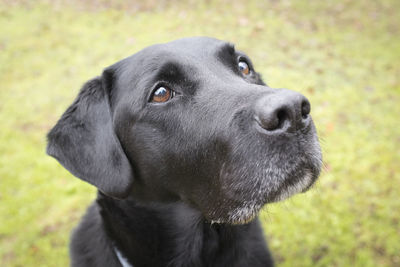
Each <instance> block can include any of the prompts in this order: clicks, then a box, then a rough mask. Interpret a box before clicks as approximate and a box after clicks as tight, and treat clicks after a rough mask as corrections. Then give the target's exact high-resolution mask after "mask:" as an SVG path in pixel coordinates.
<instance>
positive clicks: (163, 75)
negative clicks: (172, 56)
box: [155, 62, 185, 82]
mask: <svg viewBox="0 0 400 267" xmlns="http://www.w3.org/2000/svg"><path fill="white" fill-rule="evenodd" d="M184 77H185V74H184V71H183V68H182V66H181V65H180V64H177V63H176V62H166V63H164V64H163V65H161V67H160V68H158V70H157V72H156V75H155V80H158V81H175V82H176V81H179V80H181V79H183V78H184Z"/></svg>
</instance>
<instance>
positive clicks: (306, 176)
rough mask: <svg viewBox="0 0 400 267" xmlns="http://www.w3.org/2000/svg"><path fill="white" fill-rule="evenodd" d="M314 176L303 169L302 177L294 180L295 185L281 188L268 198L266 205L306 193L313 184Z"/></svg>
mask: <svg viewBox="0 0 400 267" xmlns="http://www.w3.org/2000/svg"><path fill="white" fill-rule="evenodd" d="M316 176H317V175H314V174H313V173H312V172H311V171H310V170H308V169H305V170H304V173H303V175H302V176H301V177H299V178H298V179H296V182H295V183H291V184H288V185H286V186H284V187H282V188H281V189H280V190H279V191H278V192H276V193H275V194H273V197H271V198H269V200H268V203H271V202H279V201H283V200H285V199H287V198H289V197H291V196H293V195H295V194H298V193H304V192H306V191H307V190H308V189H309V188H310V187H311V186H312V185H313V184H314V182H315V180H316V178H317V177H316Z"/></svg>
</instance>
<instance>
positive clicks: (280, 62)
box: [0, 0, 400, 267]
mask: <svg viewBox="0 0 400 267" xmlns="http://www.w3.org/2000/svg"><path fill="white" fill-rule="evenodd" d="M399 14H400V1H398V0H387V1H362V0H356V1H354V0H353V1H350V0H344V1H309V2H308V1H288V0H286V1H277V0H275V1H272V0H271V1H257V0H247V1H212V0H211V1H206V2H198V1H193V0H192V1H185V2H182V1H177V0H173V1H165V0H164V1H155V0H151V1H148V2H145V3H144V4H143V3H141V2H140V1H132V0H130V1H122V0H119V1H118V0H114V1H111V2H107V1H102V0H86V1H78V0H71V1H67V0H58V1H50V0H48V1H45V0H42V1H35V2H33V1H32V2H29V1H23V0H17V1H6V0H0V81H1V82H0V83H1V89H0V127H1V128H0V129H1V130H0V188H1V190H0V218H1V219H0V262H1V266H66V265H67V264H68V250H67V247H68V238H69V233H70V230H71V229H72V228H73V227H74V225H76V224H77V222H78V220H79V218H80V216H81V215H82V214H83V212H84V211H85V208H86V206H87V205H88V204H89V202H90V201H91V200H92V199H93V198H94V197H95V189H94V188H93V187H91V186H90V185H88V184H86V183H84V182H82V181H80V180H78V179H75V178H73V176H72V175H71V174H69V173H68V172H67V171H66V170H64V169H63V168H62V167H61V166H60V165H59V164H58V163H57V162H56V161H55V160H54V159H52V158H50V157H48V156H46V154H45V144H46V140H45V135H46V132H47V131H48V130H49V129H50V127H51V126H52V125H54V123H55V122H56V120H57V119H58V118H59V116H60V115H61V114H62V112H63V111H64V110H65V109H66V107H67V106H68V104H69V103H71V101H72V100H73V98H74V97H75V95H76V94H77V92H78V90H79V88H80V86H81V85H82V84H83V83H84V82H85V81H86V80H88V79H89V78H91V77H94V76H96V75H99V74H100V73H101V72H102V69H103V68H104V67H106V66H108V65H110V64H112V63H114V62H116V61H118V60H119V59H122V58H124V57H126V56H128V55H130V54H133V53H135V52H136V51H138V50H140V49H141V48H143V47H145V46H147V45H150V44H154V43H159V42H166V41H169V40H173V39H177V38H180V37H184V36H194V35H206V36H213V37H216V38H219V39H224V40H228V41H231V42H233V43H235V44H236V47H237V48H238V49H240V50H243V51H245V52H246V53H247V54H249V55H250V57H251V58H252V59H253V62H254V64H255V66H256V69H257V70H258V71H260V72H261V73H262V75H263V77H264V79H265V80H266V81H267V83H268V84H269V85H270V86H271V87H279V88H289V89H292V90H296V91H299V92H302V93H303V94H304V95H306V96H307V97H308V98H309V99H310V101H311V103H312V112H311V114H312V116H313V118H314V121H315V124H316V126H317V128H318V133H319V135H320V138H321V143H322V148H323V153H324V166H325V167H324V171H323V174H322V176H321V178H320V180H319V182H318V183H317V184H316V186H315V187H314V188H313V189H312V190H310V191H309V192H307V193H305V194H300V195H297V196H295V197H293V198H291V199H290V200H287V201H285V202H283V203H280V204H272V205H268V206H267V207H265V208H264V210H263V212H262V214H261V216H260V218H261V221H262V223H263V225H264V228H265V235H266V238H267V240H268V242H269V244H270V248H271V250H272V253H273V255H274V257H275V260H276V262H277V263H278V266H363V267H364V266H400V213H399V211H400V198H399V195H400V193H399V191H400V190H399V188H400V123H399V118H400V65H399V62H400V19H399Z"/></svg>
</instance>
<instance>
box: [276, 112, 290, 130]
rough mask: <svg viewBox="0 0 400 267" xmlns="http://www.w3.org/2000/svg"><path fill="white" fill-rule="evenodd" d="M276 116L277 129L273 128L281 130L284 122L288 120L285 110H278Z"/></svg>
mask: <svg viewBox="0 0 400 267" xmlns="http://www.w3.org/2000/svg"><path fill="white" fill-rule="evenodd" d="M276 116H277V118H278V123H277V127H275V129H281V128H283V124H284V123H285V121H286V120H288V119H289V116H288V114H287V112H286V110H285V109H279V110H278V113H277V114H276Z"/></svg>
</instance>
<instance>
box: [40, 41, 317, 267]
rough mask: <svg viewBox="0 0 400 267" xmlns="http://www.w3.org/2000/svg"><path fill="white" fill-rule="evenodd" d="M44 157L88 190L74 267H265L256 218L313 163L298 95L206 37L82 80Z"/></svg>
mask: <svg viewBox="0 0 400 267" xmlns="http://www.w3.org/2000/svg"><path fill="white" fill-rule="evenodd" d="M47 152H48V154H50V155H51V156H53V157H55V158H56V159H57V160H58V161H59V162H60V163H61V164H62V165H63V166H64V167H65V168H66V169H68V170H69V171H70V172H71V173H72V174H73V175H75V176H77V177H79V178H80V179H82V180H85V181H87V182H89V183H91V184H92V185H94V186H96V187H97V188H98V196H97V199H96V201H94V203H93V204H92V205H91V206H90V207H89V208H88V210H87V213H86V215H85V216H84V217H83V219H82V221H81V223H80V225H79V226H78V227H77V228H76V229H75V231H74V232H73V235H72V240H71V245H70V254H71V264H72V265H73V266H135V267H142V266H152V267H157V266H195V267H196V266H229V267H233V266H244V267H246V266H272V265H273V261H272V257H271V255H270V253H269V251H268V248H267V245H266V243H265V241H264V237H263V233H262V230H261V227H260V224H259V222H258V219H257V214H258V212H259V211H260V209H261V208H262V207H263V206H264V205H265V204H267V203H271V202H275V201H279V200H283V199H285V198H287V197H290V196H291V195H293V194H295V193H299V192H304V191H306V190H307V189H308V188H309V187H310V186H311V185H312V184H313V183H314V181H315V180H316V179H317V177H318V175H319V172H320V167H321V152H320V148H319V143H318V137H317V135H316V131H315V127H314V124H313V122H312V119H311V116H310V103H309V101H308V100H307V98H305V97H304V96H303V95H301V94H299V93H296V92H294V91H290V90H286V89H273V88H270V87H268V86H267V85H266V84H265V83H264V82H263V81H262V80H261V77H260V75H259V74H258V73H257V72H256V71H255V69H254V67H253V64H252V62H251V61H250V59H249V58H248V57H247V56H246V55H245V54H244V53H242V52H240V51H237V50H235V48H234V46H233V45H232V44H229V43H226V42H223V41H219V40H216V39H212V38H205V37H197V38H185V39H180V40H177V41H174V42H170V43H166V44H159V45H154V46H150V47H148V48H146V49H143V50H142V51H140V52H138V53H136V54H134V55H133V56H130V57H128V58H126V59H123V60H121V61H119V62H117V63H116V64H114V65H112V66H110V67H108V68H106V69H105V70H104V71H103V73H102V75H101V76H99V77H96V78H93V79H92V80H90V81H88V82H87V83H86V84H85V85H84V86H83V87H82V89H81V91H80V93H79V95H78V97H77V98H76V100H75V101H74V102H73V103H72V105H71V106H70V107H69V108H68V109H67V110H66V112H65V113H64V114H63V115H62V117H61V119H60V120H59V121H58V122H57V124H56V125H55V127H54V128H53V129H52V130H51V131H50V133H49V134H48V148H47Z"/></svg>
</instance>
